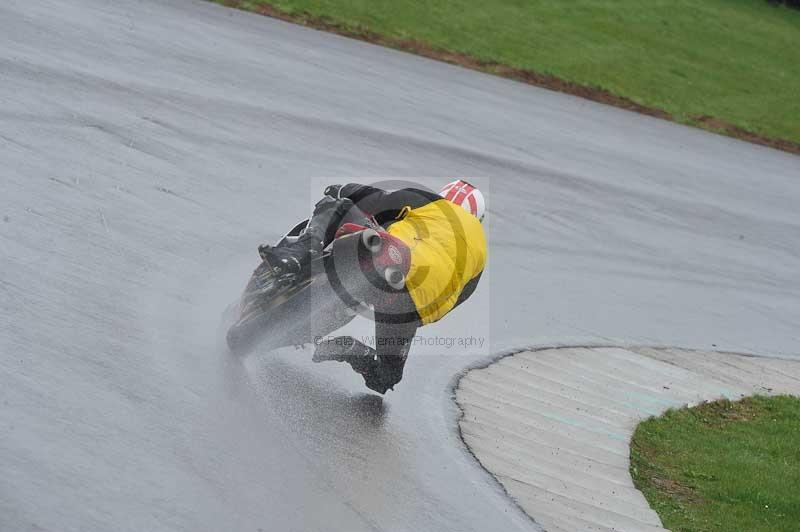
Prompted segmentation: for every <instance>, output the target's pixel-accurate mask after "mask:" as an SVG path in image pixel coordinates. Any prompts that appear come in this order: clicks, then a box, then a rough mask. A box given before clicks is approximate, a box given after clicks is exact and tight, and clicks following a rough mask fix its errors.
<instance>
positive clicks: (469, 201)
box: [259, 180, 487, 394]
mask: <svg viewBox="0 0 800 532" xmlns="http://www.w3.org/2000/svg"><path fill="white" fill-rule="evenodd" d="M485 210H486V207H485V200H484V197H483V194H482V193H481V192H480V191H479V190H478V189H477V188H475V187H474V186H473V185H471V184H469V183H467V182H466V181H464V180H456V181H453V182H451V183H448V184H447V185H445V186H444V187H443V188H442V190H441V191H440V192H439V194H435V193H433V192H430V191H427V190H422V189H417V188H403V189H400V190H395V191H392V192H389V191H385V190H381V189H379V188H375V187H372V186H368V185H360V184H356V183H350V184H347V185H331V186H329V187H327V188H326V189H325V196H324V197H323V199H322V200H320V201H319V202H318V203H317V205H316V206H315V209H314V214H313V215H312V217H311V220H310V221H309V223H308V226H307V228H306V229H305V231H304V233H303V234H302V235H301V236H300V238H299V239H298V240H297V241H296V242H295V243H293V244H291V245H289V246H281V247H272V246H260V247H259V253H260V254H261V256H262V258H263V259H264V260H266V261H267V262H268V263H269V264H270V265H271V266H273V267H277V268H279V269H280V270H281V271H282V272H283V273H292V274H295V275H298V276H300V275H303V274H304V273H305V272H306V271H307V267H308V264H309V263H310V260H311V257H312V256H313V255H314V254H318V253H321V251H322V250H323V249H324V248H325V247H326V246H327V245H328V244H329V243H330V242H332V241H333V240H334V238H335V237H336V236H338V235H341V234H343V233H347V232H353V231H358V230H363V229H365V227H366V226H369V225H371V223H370V222H371V220H374V221H375V222H376V223H377V224H379V225H380V226H381V227H382V228H384V229H385V231H383V230H379V231H378V233H379V235H380V237H381V240H382V241H383V246H382V247H381V251H380V252H379V253H380V256H378V257H376V258H375V262H377V263H382V264H390V265H394V266H397V267H399V268H400V269H401V271H402V273H404V274H405V283H404V285H402V286H401V287H397V288H393V287H392V286H388V285H385V286H382V287H381V288H382V289H381V290H380V291H379V293H378V294H376V292H375V291H372V292H370V293H369V295H367V294H366V292H365V293H364V294H361V297H362V298H363V299H365V300H366V301H365V302H367V303H369V304H371V305H372V306H373V308H374V311H375V344H376V347H377V349H373V348H372V347H370V346H368V345H365V344H363V343H362V342H360V341H358V340H356V339H354V338H352V337H349V336H346V337H344V336H340V337H336V338H333V339H328V340H324V341H322V342H321V343H319V344H318V345H317V347H316V350H315V352H314V358H313V360H314V362H322V361H325V360H335V361H339V362H348V363H349V364H350V366H351V367H352V368H353V369H354V370H355V371H356V372H357V373H359V374H361V375H362V376H363V377H364V382H365V384H366V385H367V387H369V388H370V389H372V390H375V391H377V392H379V393H381V394H383V393H385V392H386V391H387V390H388V389H394V385H395V384H397V383H398V382H400V379H401V378H402V376H403V367H404V365H405V362H406V358H407V356H408V352H409V349H410V347H411V341H412V340H413V338H414V336H415V334H416V331H417V328H418V327H420V326H422V325H427V324H429V323H433V322H435V321H438V320H440V319H441V318H442V317H444V316H445V315H446V314H447V313H448V312H450V311H451V310H453V308H455V307H456V306H457V305H459V304H461V303H462V302H463V301H465V300H466V299H467V298H468V297H469V296H470V295H471V294H472V292H473V291H474V290H475V287H476V286H477V284H478V281H479V279H480V277H481V273H482V272H483V268H484V266H485V263H486V255H487V248H486V239H485V236H484V232H483V227H482V226H481V222H482V221H483V216H484V213H485Z"/></svg>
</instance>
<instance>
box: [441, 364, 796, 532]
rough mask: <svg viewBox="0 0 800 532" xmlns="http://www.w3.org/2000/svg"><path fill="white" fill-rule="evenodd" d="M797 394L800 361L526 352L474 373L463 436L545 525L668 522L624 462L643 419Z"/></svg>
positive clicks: (463, 393)
mask: <svg viewBox="0 0 800 532" xmlns="http://www.w3.org/2000/svg"><path fill="white" fill-rule="evenodd" d="M756 393H758V394H782V393H788V394H794V395H800V362H795V361H789V360H781V359H774V358H761V357H748V356H744V355H734V354H729V353H717V352H705V351H688V350H681V349H653V348H626V349H621V348H557V349H543V350H540V351H526V352H523V353H519V354H516V355H513V356H509V357H506V358H503V359H501V360H499V361H498V362H496V363H494V364H492V365H490V366H488V367H486V368H483V369H476V370H472V371H470V372H469V373H467V375H466V376H464V378H462V379H461V382H460V383H459V385H458V388H457V390H456V401H457V402H458V404H459V406H460V407H461V409H462V411H463V417H462V419H461V420H460V422H459V425H460V428H461V433H462V436H463V438H464V442H465V443H466V444H467V446H468V447H469V448H470V450H471V451H472V452H473V454H474V455H475V456H476V458H477V459H478V460H479V461H480V463H481V464H482V465H483V466H484V467H485V468H486V469H487V470H489V472H491V473H492V474H493V475H494V476H495V477H496V478H497V479H498V481H499V482H500V483H501V484H502V485H503V487H504V488H505V489H506V491H507V492H508V494H509V495H510V496H511V497H512V498H513V499H514V500H515V501H516V502H517V503H518V504H519V505H520V506H521V507H522V509H523V510H525V511H526V512H527V513H528V515H530V516H531V517H533V518H534V519H535V520H536V521H537V522H538V523H539V524H541V525H542V526H543V527H544V528H545V530H549V531H553V532H557V531H570V532H575V531H582V530H593V531H594V530H599V531H611V530H613V531H637V532H647V531H657V530H658V531H663V530H664V529H663V528H662V525H661V521H660V520H659V518H658V516H657V515H656V513H655V512H654V511H653V510H652V509H651V508H650V507H649V506H648V504H647V501H646V500H645V498H644V496H642V494H641V493H640V492H639V491H638V490H637V489H636V488H634V486H633V481H632V479H631V477H630V474H629V472H628V465H629V441H630V438H631V436H632V434H633V430H634V429H635V427H636V425H637V424H638V422H639V421H640V420H642V419H644V418H646V417H648V416H650V415H657V414H660V413H662V412H663V411H665V410H666V409H668V408H670V407H680V406H683V405H686V404H694V403H698V402H701V401H706V400H712V399H718V398H721V397H727V398H729V399H738V398H740V397H742V396H746V395H753V394H756Z"/></svg>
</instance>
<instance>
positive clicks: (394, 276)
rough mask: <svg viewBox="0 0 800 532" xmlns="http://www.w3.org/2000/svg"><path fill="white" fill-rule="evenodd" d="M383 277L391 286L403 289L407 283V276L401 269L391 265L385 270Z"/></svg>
mask: <svg viewBox="0 0 800 532" xmlns="http://www.w3.org/2000/svg"><path fill="white" fill-rule="evenodd" d="M383 278H384V280H385V281H386V284H388V285H389V286H390V287H392V288H393V289H395V290H402V289H403V288H404V287H405V285H406V276H405V275H404V274H403V272H401V271H400V270H399V269H397V268H395V267H393V266H389V267H388V268H386V270H384V272H383Z"/></svg>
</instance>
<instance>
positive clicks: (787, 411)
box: [631, 396, 800, 532]
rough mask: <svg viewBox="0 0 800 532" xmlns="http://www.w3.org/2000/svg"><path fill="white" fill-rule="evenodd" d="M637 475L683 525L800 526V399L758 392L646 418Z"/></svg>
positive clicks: (636, 441) (656, 502)
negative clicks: (759, 395)
mask: <svg viewBox="0 0 800 532" xmlns="http://www.w3.org/2000/svg"><path fill="white" fill-rule="evenodd" d="M631 475H632V476H633V481H634V484H635V485H636V487H637V488H638V489H639V490H641V491H642V493H644V495H645V497H646V498H647V501H648V502H649V503H650V506H652V507H653V509H655V511H656V512H658V515H659V516H660V517H661V520H662V522H663V523H664V526H666V527H667V528H668V529H670V530H672V531H673V532H679V531H701V530H702V531H720V532H723V531H724V532H731V531H740V530H741V531H748V532H756V531H765V532H767V531H769V532H780V531H786V532H789V531H792V532H796V531H797V530H800V399H798V398H793V397H788V396H782V397H771V398H766V397H753V398H749V399H745V400H743V401H740V402H735V403H732V402H729V401H717V402H714V403H708V404H704V405H700V406H698V407H696V408H691V409H686V408H684V409H681V410H671V411H669V412H667V413H666V414H664V415H663V416H661V417H658V418H651V419H648V420H646V421H644V422H643V423H641V424H640V425H639V426H638V427H637V429H636V432H635V434H634V436H633V440H632V442H631Z"/></svg>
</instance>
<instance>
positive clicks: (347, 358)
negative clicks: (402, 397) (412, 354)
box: [312, 336, 405, 394]
mask: <svg viewBox="0 0 800 532" xmlns="http://www.w3.org/2000/svg"><path fill="white" fill-rule="evenodd" d="M312 360H313V361H314V362H324V361H326V360H334V361H336V362H347V363H348V364H350V367H351V368H353V371H355V372H356V373H358V374H359V375H361V376H362V377H363V378H364V384H366V386H367V388H369V389H371V390H374V391H376V392H378V393H380V394H385V393H386V391H387V390H390V389H394V385H395V384H397V383H398V382H400V379H401V378H402V376H403V369H402V368H403V364H404V363H405V358H403V360H402V363H401V364H399V365H398V364H390V363H387V362H386V361H385V360H382V359H381V357H379V356H378V352H377V351H375V349H373V348H371V347H370V346H368V345H366V344H363V343H361V342H359V341H358V340H356V339H355V338H353V337H351V336H338V337H336V338H329V339H325V340H323V341H322V342H321V343H319V344H317V347H316V349H315V350H314V357H313V358H312ZM398 360H399V359H398Z"/></svg>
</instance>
